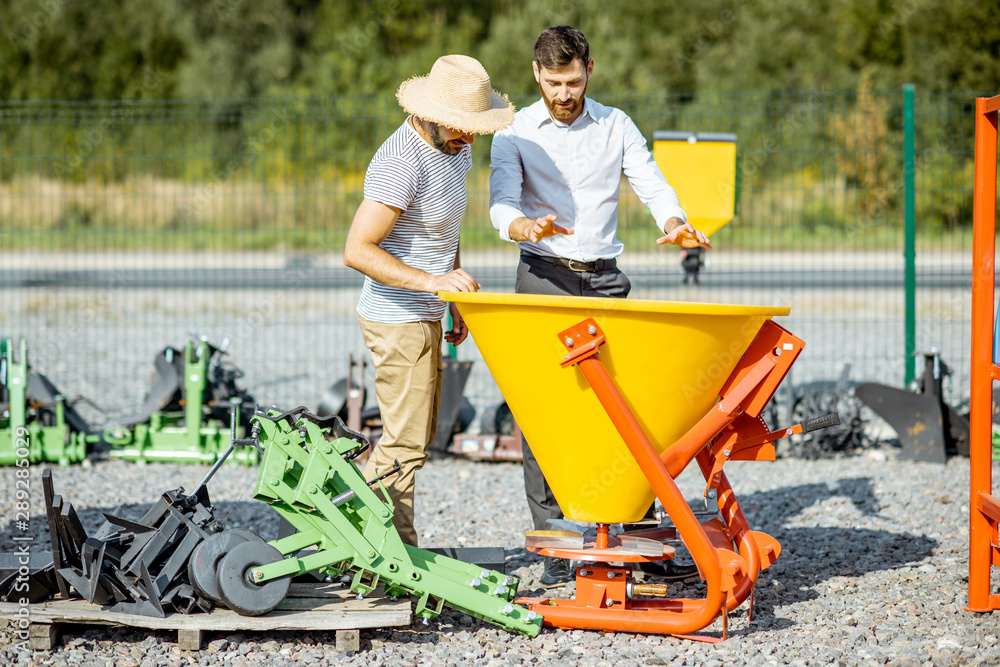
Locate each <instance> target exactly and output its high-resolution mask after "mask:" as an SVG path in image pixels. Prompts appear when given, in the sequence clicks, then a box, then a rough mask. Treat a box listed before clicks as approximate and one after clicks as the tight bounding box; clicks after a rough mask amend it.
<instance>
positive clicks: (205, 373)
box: [104, 338, 258, 465]
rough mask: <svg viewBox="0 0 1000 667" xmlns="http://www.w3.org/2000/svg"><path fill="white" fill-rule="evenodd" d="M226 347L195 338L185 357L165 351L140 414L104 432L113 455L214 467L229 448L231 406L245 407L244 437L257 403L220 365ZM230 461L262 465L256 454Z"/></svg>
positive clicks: (232, 373) (242, 454)
mask: <svg viewBox="0 0 1000 667" xmlns="http://www.w3.org/2000/svg"><path fill="white" fill-rule="evenodd" d="M226 346H227V344H226V343H223V345H222V347H215V346H214V345H211V344H210V343H209V342H208V341H207V340H205V339H204V338H200V339H194V338H192V339H189V340H188V341H187V342H186V343H185V345H184V350H183V351H180V350H177V349H175V348H173V347H167V348H165V349H164V350H163V351H162V352H160V353H159V354H158V355H157V356H156V359H155V360H154V364H155V368H156V374H155V375H154V380H153V386H152V387H151V388H150V391H149V393H148V394H147V395H146V399H145V402H144V404H143V406H142V408H141V410H140V411H139V413H138V414H137V415H134V416H131V417H127V418H125V419H122V420H121V422H120V424H119V426H118V427H116V428H111V429H108V430H106V431H105V432H104V441H105V442H107V443H108V444H109V445H111V451H110V452H109V455H110V456H112V457H114V458H120V459H124V460H126V461H136V462H138V463H146V462H147V461H166V462H171V463H183V462H191V463H212V462H214V461H216V460H217V459H218V458H219V456H221V455H222V453H223V452H224V451H225V450H226V448H227V447H228V445H229V440H230V432H229V425H228V423H227V418H228V416H229V411H230V406H231V405H232V404H236V405H240V406H241V407H240V409H239V410H238V413H239V414H240V415H241V419H240V429H241V430H240V434H241V435H242V433H243V432H244V431H243V430H242V429H243V427H244V426H245V425H246V423H247V422H248V420H249V415H250V414H251V411H252V410H253V398H252V397H250V396H248V395H247V394H246V393H245V392H243V391H242V390H240V389H239V388H238V387H237V386H236V379H237V378H239V377H240V376H241V375H242V373H241V372H240V371H238V370H236V369H233V368H230V367H227V366H226V365H224V364H223V363H222V356H223V355H224V354H225V348H226ZM231 458H232V460H234V461H237V462H239V463H244V464H247V465H255V464H256V463H257V462H258V456H257V450H256V449H254V448H247V449H242V450H240V451H238V452H235V453H234V454H233V456H232V457H231Z"/></svg>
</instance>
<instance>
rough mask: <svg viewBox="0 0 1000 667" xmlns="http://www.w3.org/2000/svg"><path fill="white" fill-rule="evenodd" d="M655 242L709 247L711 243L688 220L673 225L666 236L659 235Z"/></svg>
mask: <svg viewBox="0 0 1000 667" xmlns="http://www.w3.org/2000/svg"><path fill="white" fill-rule="evenodd" d="M656 242H657V244H659V245H664V244H666V243H669V244H671V245H675V246H679V247H681V248H698V247H701V248H711V247H712V244H711V243H710V242H709V240H708V237H707V236H705V235H704V234H703V233H701V232H699V231H698V230H697V229H695V228H694V227H692V226H691V223H690V222H685V223H684V224H683V225H678V226H677V227H674V228H673V229H672V230H670V232H668V233H667V235H666V236H661V237H660V238H658V239H656Z"/></svg>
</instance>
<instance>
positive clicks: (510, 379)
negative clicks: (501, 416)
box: [442, 292, 789, 523]
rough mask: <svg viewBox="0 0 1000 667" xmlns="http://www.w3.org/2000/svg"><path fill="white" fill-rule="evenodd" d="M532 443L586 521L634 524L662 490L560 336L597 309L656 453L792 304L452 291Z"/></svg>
mask: <svg viewBox="0 0 1000 667" xmlns="http://www.w3.org/2000/svg"><path fill="white" fill-rule="evenodd" d="M442 298H444V299H448V300H453V301H457V302H458V303H459V308H460V310H461V312H462V317H463V318H464V319H465V322H466V324H467V325H468V327H469V331H470V332H471V333H472V337H473V338H474V339H475V341H476V345H477V346H478V347H479V351H480V352H481V353H482V355H483V359H484V360H485V362H486V365H487V366H489V369H490V372H491V373H492V374H493V378H494V379H495V380H496V382H497V385H498V386H499V387H500V391H501V392H502V393H503V395H504V398H505V399H506V401H507V405H508V406H510V409H511V412H512V413H513V415H514V418H515V419H516V420H517V423H518V425H519V426H520V427H521V430H522V431H523V433H524V436H525V439H526V440H527V441H528V442H529V443H530V444H531V449H532V452H533V453H534V455H535V458H537V459H538V464H539V466H540V467H541V469H542V472H543V473H544V474H545V479H546V480H548V482H549V486H551V487H552V492H553V493H554V494H555V496H556V498H557V499H558V500H559V505H560V507H561V508H562V510H563V513H564V514H565V515H566V516H567V517H568V518H570V519H574V520H576V521H587V522H594V523H623V522H634V521H638V520H639V519H640V518H642V516H643V514H644V513H645V511H646V510H647V509H648V508H649V506H650V504H651V503H652V502H653V489H652V488H651V487H650V486H649V483H648V482H647V481H646V479H645V477H644V476H643V473H642V470H640V469H639V465H638V464H637V463H636V461H635V459H634V458H633V457H632V455H631V454H630V453H629V451H628V448H627V447H626V446H625V443H624V442H623V441H622V438H621V436H620V435H619V434H618V432H617V431H616V430H615V426H614V424H613V423H612V421H611V419H610V418H609V417H608V415H607V413H606V412H605V411H604V409H603V408H602V407H601V404H600V402H599V401H598V399H597V396H596V395H595V394H594V392H593V391H591V389H590V387H589V386H588V385H587V383H586V381H584V379H583V377H582V376H581V374H580V373H579V372H578V371H576V370H575V369H573V368H562V367H560V365H559V363H558V362H559V361H560V360H561V359H562V358H563V357H564V356H565V354H566V348H565V347H564V346H563V342H562V341H560V340H559V339H558V338H557V337H556V334H558V333H559V332H560V331H562V330H563V329H566V328H568V327H570V326H572V325H573V324H576V323H577V322H579V321H580V320H581V319H583V318H585V317H593V318H594V320H595V321H596V322H597V324H598V326H600V327H601V329H603V330H604V332H605V334H606V335H607V337H608V339H609V340H610V341H613V344H609V345H608V346H607V349H604V350H602V351H601V360H602V361H603V362H604V365H605V366H606V367H607V368H608V371H609V372H610V373H611V374H612V376H613V377H614V379H615V382H616V384H617V385H618V387H619V388H620V389H621V391H622V393H623V394H624V395H625V397H626V400H627V402H628V404H629V407H630V408H631V409H632V412H633V414H635V416H636V418H637V419H638V421H639V423H640V425H641V426H642V428H643V430H644V431H645V432H646V434H647V435H648V436H649V438H650V440H652V442H653V443H654V446H655V447H656V448H657V453H662V451H663V449H664V448H665V447H666V446H667V445H669V444H671V443H673V442H674V441H676V440H677V439H678V438H680V437H681V436H682V435H684V433H686V432H687V431H688V430H689V429H690V428H691V427H692V426H694V424H695V423H696V422H697V421H698V420H699V419H700V418H701V417H702V416H703V415H704V414H705V413H706V412H708V409H709V408H710V407H712V405H713V404H714V403H715V401H716V400H717V399H718V397H719V390H720V389H721V388H722V384H723V383H724V382H725V381H726V379H727V378H728V377H729V374H730V373H731V372H732V370H733V368H734V367H735V366H736V362H737V361H739V359H740V357H742V356H743V353H744V352H745V351H746V349H747V347H748V346H749V345H750V341H752V340H753V338H754V336H756V335H757V332H758V331H759V330H760V327H761V325H762V324H763V323H764V322H765V321H766V320H769V319H770V318H772V317H774V316H777V315H787V314H788V312H789V309H788V308H761V307H754V306H731V305H718V304H703V303H672V302H666V301H639V300H635V299H607V298H589V297H582V298H581V297H570V296H540V295H528V294H490V293H484V292H479V293H474V294H473V293H449V294H443V295H442Z"/></svg>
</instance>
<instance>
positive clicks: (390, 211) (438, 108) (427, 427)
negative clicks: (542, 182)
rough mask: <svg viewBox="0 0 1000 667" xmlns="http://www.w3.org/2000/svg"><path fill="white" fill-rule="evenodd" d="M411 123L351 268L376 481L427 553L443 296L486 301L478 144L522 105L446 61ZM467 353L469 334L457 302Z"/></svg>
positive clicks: (350, 239) (457, 59)
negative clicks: (467, 244)
mask: <svg viewBox="0 0 1000 667" xmlns="http://www.w3.org/2000/svg"><path fill="white" fill-rule="evenodd" d="M396 99H397V100H399V104H400V105H401V106H402V107H403V109H405V110H406V111H407V112H408V113H409V114H410V116H409V118H407V119H406V121H405V122H404V123H403V124H402V125H401V126H400V127H399V129H398V130H396V131H395V132H394V133H393V134H392V136H390V137H389V138H388V139H386V141H385V143H384V144H382V146H381V148H379V150H378V152H376V153H375V156H374V157H373V158H372V161H371V164H369V166H368V171H367V172H366V173H365V185H364V194H365V198H364V201H362V202H361V205H360V206H359V207H358V211H357V213H356V214H355V216H354V221H353V222H352V223H351V229H350V231H349V232H348V234H347V243H346V245H345V247H344V264H346V265H347V266H349V267H351V268H354V269H357V270H358V271H360V272H361V273H363V274H365V276H366V277H365V284H364V287H363V288H362V290H361V298H360V299H359V300H358V322H359V324H360V325H361V333H362V335H363V336H364V339H365V345H366V346H367V347H368V349H369V350H371V354H372V361H373V362H374V364H375V394H376V396H377V397H378V404H379V409H380V412H381V416H382V436H381V438H380V439H379V441H378V444H377V446H376V447H375V451H374V452H372V454H371V456H370V457H369V459H368V463H367V465H366V466H365V470H364V475H365V478H366V479H373V478H374V477H376V476H377V475H379V474H385V473H387V472H389V471H390V470H391V468H392V466H393V465H394V462H395V461H398V462H399V464H400V469H399V471H398V472H397V473H395V474H393V475H391V476H389V477H388V478H387V479H386V480H385V486H386V489H387V491H388V492H389V496H390V498H391V499H392V502H393V504H394V505H395V511H394V513H393V516H392V523H393V525H394V526H395V527H396V529H397V530H398V531H399V535H400V537H401V538H402V540H403V542H404V543H406V544H410V545H413V546H417V532H416V529H415V528H414V526H413V516H414V508H413V497H414V488H415V482H414V476H415V473H416V471H417V470H419V469H420V468H421V467H422V466H423V464H424V461H425V460H426V459H427V446H428V445H429V444H430V442H431V441H432V440H433V439H434V433H435V431H436V430H437V417H438V408H439V404H440V399H441V338H442V331H441V318H442V317H443V316H444V311H445V303H444V302H443V301H441V300H440V299H438V297H437V293H438V292H444V291H451V292H474V291H476V290H478V289H479V284H478V283H477V282H476V281H475V280H474V279H473V278H472V276H470V275H469V274H468V273H466V272H465V271H464V270H463V269H462V268H461V267H460V265H459V252H458V240H459V228H460V226H461V224H462V216H463V215H464V214H465V207H466V194H465V176H466V173H467V172H468V171H469V169H470V168H471V167H472V143H473V141H475V135H477V134H490V133H492V132H495V131H496V130H499V129H501V128H503V127H506V126H507V125H509V124H510V123H511V121H512V120H513V118H514V106H513V105H512V104H511V103H510V102H509V101H508V100H507V98H506V97H504V96H503V95H501V94H499V93H497V92H496V91H494V90H493V89H492V88H491V87H490V78H489V75H488V74H487V72H486V70H485V69H484V68H483V66H482V65H481V64H480V63H479V61H478V60H476V59H474V58H470V57H468V56H462V55H448V56H442V57H441V58H438V60H437V62H435V63H434V67H433V68H432V69H431V72H430V74H429V75H427V76H423V77H416V78H413V79H410V80H408V81H404V82H403V84H402V85H401V86H400V87H399V91H398V92H397V93H396ZM451 305H452V309H451V314H452V322H453V327H452V329H451V330H450V331H448V332H447V333H446V334H444V338H445V340H447V341H448V342H450V343H452V344H453V345H458V344H459V343H461V342H462V341H463V340H464V339H465V337H466V336H467V335H468V329H467V328H466V326H465V323H464V321H463V320H462V317H461V315H460V314H459V313H458V310H457V309H456V308H454V305H455V304H454V303H452V304H451Z"/></svg>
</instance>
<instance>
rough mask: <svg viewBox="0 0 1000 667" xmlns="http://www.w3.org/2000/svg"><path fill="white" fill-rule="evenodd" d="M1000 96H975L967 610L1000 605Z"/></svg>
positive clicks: (989, 608) (988, 608)
mask: <svg viewBox="0 0 1000 667" xmlns="http://www.w3.org/2000/svg"><path fill="white" fill-rule="evenodd" d="M998 111H1000V96H996V97H980V98H978V99H976V171H975V188H976V189H975V193H974V194H975V199H974V202H973V214H972V225H973V236H972V369H971V387H970V397H969V402H970V404H969V409H970V415H969V427H970V431H971V433H970V439H969V467H970V473H969V604H968V606H967V607H966V610H967V611H992V610H994V609H998V608H1000V595H997V594H995V593H991V592H990V574H991V568H992V567H993V566H1000V549H998V546H997V544H998V542H997V523H998V522H1000V503H998V502H997V500H996V499H995V498H994V497H993V495H992V493H993V475H992V463H993V460H992V456H993V451H992V450H993V443H992V422H993V419H992V412H993V381H994V380H997V379H1000V367H998V366H997V365H996V363H994V359H993V336H994V331H993V327H994V316H993V293H994V288H995V284H994V283H995V281H994V276H995V269H994V264H995V262H996V207H997V112H998Z"/></svg>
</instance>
